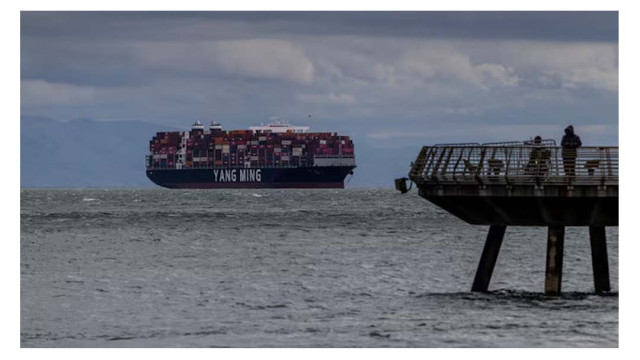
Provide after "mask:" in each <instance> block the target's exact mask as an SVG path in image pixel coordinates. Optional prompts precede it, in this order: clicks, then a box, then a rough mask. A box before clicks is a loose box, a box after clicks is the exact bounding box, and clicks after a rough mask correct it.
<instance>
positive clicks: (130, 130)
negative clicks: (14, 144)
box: [20, 118, 418, 187]
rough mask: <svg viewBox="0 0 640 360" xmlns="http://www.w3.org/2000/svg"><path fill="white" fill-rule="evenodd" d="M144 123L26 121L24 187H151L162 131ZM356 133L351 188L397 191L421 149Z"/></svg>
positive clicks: (22, 141) (22, 149)
mask: <svg viewBox="0 0 640 360" xmlns="http://www.w3.org/2000/svg"><path fill="white" fill-rule="evenodd" d="M167 130H170V131H173V130H180V129H170V128H166V127H163V126H160V125H155V124H151V123H146V122H142V121H110V122H99V121H93V120H74V121H70V122H59V121H54V120H51V119H45V118H23V119H22V120H21V125H20V176H21V180H20V181H21V182H20V183H21V186H22V187H150V186H155V185H153V184H152V183H151V182H150V181H149V180H148V179H147V178H146V176H145V174H144V155H145V154H146V153H147V151H148V144H149V140H150V139H151V137H152V136H153V134H155V133H156V132H158V131H167ZM358 137H359V136H358V134H354V140H355V144H356V158H357V164H358V168H357V169H356V170H355V175H354V176H353V178H352V179H351V180H350V181H349V184H348V186H349V187H360V186H393V179H394V177H399V176H405V175H406V173H407V172H408V165H409V163H410V162H411V161H412V160H413V159H414V158H415V156H416V154H417V152H418V148H413V147H411V148H402V149H379V148H374V147H372V146H371V144H370V143H369V142H368V141H366V140H365V139H358Z"/></svg>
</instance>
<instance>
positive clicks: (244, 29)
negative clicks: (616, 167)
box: [21, 12, 618, 146]
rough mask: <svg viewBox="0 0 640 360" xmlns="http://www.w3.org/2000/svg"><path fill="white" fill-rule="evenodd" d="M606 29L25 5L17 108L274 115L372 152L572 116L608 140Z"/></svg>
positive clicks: (161, 116)
mask: <svg viewBox="0 0 640 360" xmlns="http://www.w3.org/2000/svg"><path fill="white" fill-rule="evenodd" d="M617 25H618V20H617V13H615V12H607V13H595V12H593V13H584V12H582V13H581V12H553V13H552V12H534V13H512V12H487V13H473V12H461V13H451V12H433V13H431V12H411V13H407V12H398V13H384V12H383V13H369V12H357V13H327V12H322V13H298V12H292V13H255V12H248V13H237V12H225V13H127V12H124V13H110V12H104V13H69V12H56V13H48V12H23V13H22V16H21V65H22V66H21V72H22V73H21V78H22V85H21V99H22V103H21V110H22V113H23V114H24V115H29V116H47V117H52V118H55V119H60V120H68V119H73V118H79V117H86V118H92V119H97V120H127V119H138V120H145V121H149V122H154V123H157V124H163V125H166V126H171V127H178V128H183V127H186V126H188V125H189V124H190V122H191V121H192V120H193V119H200V120H208V119H217V120H221V121H223V124H229V127H234V128H235V127H238V128H242V127H246V126H249V125H254V124H256V123H259V122H261V121H265V119H267V118H268V117H270V116H280V117H283V118H285V119H288V120H291V121H293V122H298V123H301V124H305V125H310V126H312V128H313V129H317V130H335V131H347V132H350V133H351V134H361V135H362V137H363V140H361V141H372V142H373V143H375V145H376V146H378V145H379V146H393V144H394V141H395V143H400V142H402V143H403V144H405V145H406V144H408V143H413V142H415V143H416V144H418V143H422V142H423V141H424V140H425V139H427V138H428V139H431V138H433V137H434V136H435V135H434V136H428V134H432V135H433V134H437V136H436V137H437V138H438V139H442V138H445V137H449V139H448V140H447V141H456V138H460V137H462V135H461V133H460V131H463V130H465V129H466V130H468V131H472V132H473V133H472V135H475V136H478V137H492V136H493V135H491V134H494V135H496V136H497V135H498V134H499V135H506V133H509V134H513V136H511V137H510V138H511V139H513V138H519V137H523V136H528V135H530V134H531V133H536V132H544V131H549V132H551V131H552V130H551V129H553V131H555V130H557V129H560V130H561V128H562V127H563V126H565V123H569V122H572V123H574V125H576V127H577V128H579V127H580V126H582V127H583V128H585V129H592V130H593V131H592V130H589V131H591V132H590V133H588V134H589V136H594V141H595V140H597V139H598V131H600V133H601V134H603V135H602V136H603V139H605V138H606V139H610V138H611V135H610V134H611V131H610V129H614V132H616V131H617V116H618V112H617V100H618V94H617V87H618V58H617V53H618V44H617ZM308 114H312V115H313V116H312V118H308ZM499 128H502V129H503V130H501V131H499V130H497V129H499ZM483 129H484V130H483ZM536 129H537V130H536ZM598 129H599V130H598ZM483 131H486V132H488V135H485V134H482V132H483ZM367 134H369V135H367ZM371 134H373V135H371ZM385 134H386V135H385ZM416 134H422V135H421V136H416ZM607 134H608V135H607ZM394 139H395V140H394ZM399 139H403V140H399ZM465 140H466V139H465ZM492 140H499V139H492ZM434 141H435V140H434ZM436 142H441V141H436Z"/></svg>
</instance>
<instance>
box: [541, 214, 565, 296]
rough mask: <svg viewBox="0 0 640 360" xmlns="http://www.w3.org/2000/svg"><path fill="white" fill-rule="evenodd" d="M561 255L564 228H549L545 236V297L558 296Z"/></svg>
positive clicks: (562, 252)
mask: <svg viewBox="0 0 640 360" xmlns="http://www.w3.org/2000/svg"><path fill="white" fill-rule="evenodd" d="M563 255H564V226H549V233H548V236H547V271H546V276H545V281H544V293H545V294H546V295H560V291H561V287H562V258H563Z"/></svg>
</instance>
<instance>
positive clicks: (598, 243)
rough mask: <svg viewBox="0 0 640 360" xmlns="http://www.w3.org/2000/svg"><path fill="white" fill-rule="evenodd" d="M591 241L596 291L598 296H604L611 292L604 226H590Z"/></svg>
mask: <svg viewBox="0 0 640 360" xmlns="http://www.w3.org/2000/svg"><path fill="white" fill-rule="evenodd" d="M589 239H590V242H591V262H592V265H593V282H594V285H595V291H596V293H597V294H604V293H607V292H609V291H611V285H610V284H609V260H608V257H607V240H606V234H605V229H604V226H589Z"/></svg>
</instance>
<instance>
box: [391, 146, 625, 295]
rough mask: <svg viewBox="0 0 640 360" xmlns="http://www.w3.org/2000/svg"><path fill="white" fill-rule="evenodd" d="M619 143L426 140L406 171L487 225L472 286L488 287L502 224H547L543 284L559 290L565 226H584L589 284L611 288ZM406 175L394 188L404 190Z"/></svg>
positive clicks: (440, 202)
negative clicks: (568, 145)
mask: <svg viewBox="0 0 640 360" xmlns="http://www.w3.org/2000/svg"><path fill="white" fill-rule="evenodd" d="M618 169H619V166H618V147H608V146H606V147H605V146H603V147H580V148H578V149H574V150H570V151H567V150H566V149H565V150H563V149H562V148H561V147H557V146H556V145H555V142H554V141H553V140H544V141H542V142H541V143H538V144H534V143H532V142H506V143H490V144H475V143H468V144H441V145H434V146H425V147H423V148H422V149H421V150H420V153H419V154H418V156H417V158H416V160H415V161H414V162H413V164H412V166H411V170H410V172H409V179H410V180H411V181H412V182H413V183H414V184H416V186H417V188H418V193H419V195H420V196H421V197H423V198H425V199H427V200H428V201H430V202H432V203H433V204H435V205H437V206H439V207H441V208H442V209H444V210H446V211H448V212H450V213H451V214H453V215H455V216H457V217H458V218H460V219H462V220H464V221H466V222H467V223H469V224H474V225H489V233H488V235H487V238H486V242H485V245H484V249H483V250H482V254H481V256H480V262H479V264H478V269H477V271H476V275H475V278H474V280H473V285H472V288H471V290H472V291H480V292H485V291H487V290H488V287H489V283H490V281H491V275H492V273H493V269H494V267H495V264H496V260H497V258H498V254H499V252H500V246H501V245H502V241H503V238H504V234H505V231H506V228H507V226H545V227H547V228H548V235H547V259H546V275H545V288H544V292H545V294H548V295H559V294H560V293H561V287H562V262H563V254H564V236H565V227H566V226H588V227H589V236H590V244H591V254H592V263H593V279H594V288H595V292H596V293H598V294H604V293H607V292H609V291H611V286H610V284H609V264H608V257H607V244H606V232H605V227H607V226H618ZM406 180H407V179H406V178H403V179H397V180H396V188H397V189H398V190H400V191H402V192H406V191H407V188H406Z"/></svg>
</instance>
